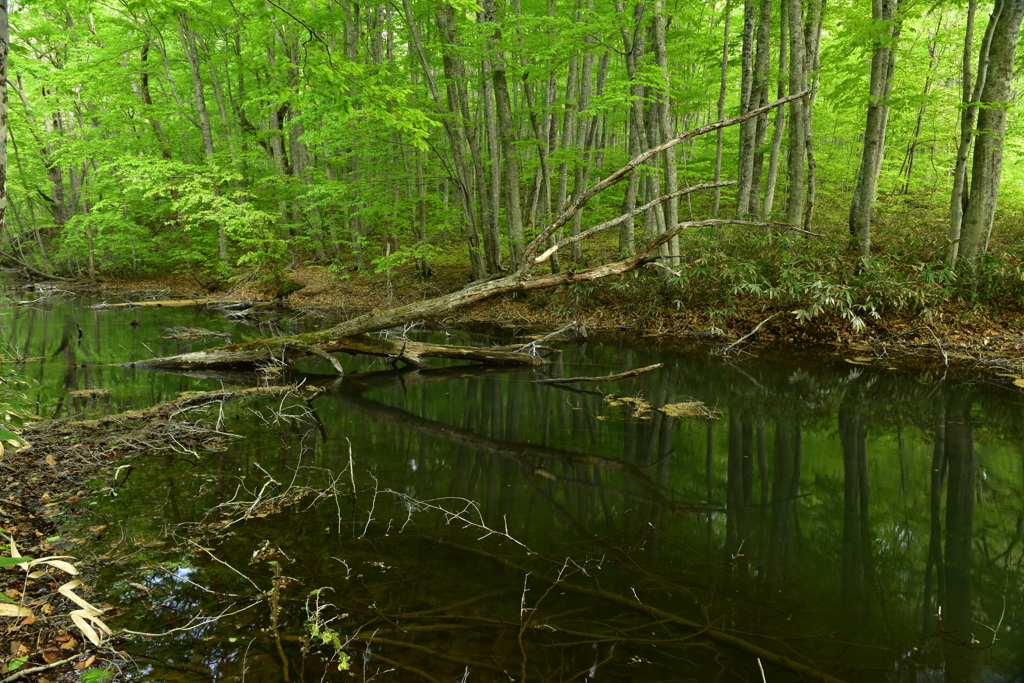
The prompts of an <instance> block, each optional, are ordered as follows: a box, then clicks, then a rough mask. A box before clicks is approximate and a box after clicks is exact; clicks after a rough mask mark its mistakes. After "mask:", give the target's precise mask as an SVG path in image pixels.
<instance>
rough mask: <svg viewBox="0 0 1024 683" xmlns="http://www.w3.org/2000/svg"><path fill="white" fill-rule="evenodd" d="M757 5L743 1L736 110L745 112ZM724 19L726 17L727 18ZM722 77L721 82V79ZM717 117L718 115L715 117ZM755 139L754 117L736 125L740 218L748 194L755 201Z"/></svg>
mask: <svg viewBox="0 0 1024 683" xmlns="http://www.w3.org/2000/svg"><path fill="white" fill-rule="evenodd" d="M758 9H759V8H758V5H757V3H756V1H755V0H745V1H744V3H743V57H742V71H741V79H740V113H742V114H746V113H747V112H748V111H750V110H751V109H756V108H757V106H758V105H757V100H756V97H755V93H754V89H755V85H754V27H755V25H756V24H757V14H758ZM727 19H728V17H727ZM724 80H725V79H724V78H723V82H724ZM719 118H721V116H719ZM756 139H757V120H751V121H747V122H746V123H744V124H743V125H742V126H740V155H739V164H738V169H737V174H736V179H737V180H738V181H739V183H738V184H737V185H736V215H737V216H738V217H740V218H742V217H744V216H747V215H748V214H750V213H751V211H750V207H751V197H754V204H756V203H757V200H756V197H757V193H756V191H755V188H754V187H753V178H754V145H755V140H756Z"/></svg>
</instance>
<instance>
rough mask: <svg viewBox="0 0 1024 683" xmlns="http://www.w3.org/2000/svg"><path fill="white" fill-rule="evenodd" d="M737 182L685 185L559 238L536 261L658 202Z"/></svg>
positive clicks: (636, 214) (606, 228) (544, 259)
mask: <svg viewBox="0 0 1024 683" xmlns="http://www.w3.org/2000/svg"><path fill="white" fill-rule="evenodd" d="M736 182H737V181H735V180H724V181H721V182H717V183H701V184H700V185H693V186H691V187H684V188H683V189H681V190H677V191H675V192H672V193H671V194H665V195H662V196H660V197H658V198H657V199H652V200H651V201H649V202H647V203H646V204H644V205H643V206H640V207H637V208H636V209H633V210H632V211H630V212H629V213H624V214H622V215H621V216H619V217H617V218H613V219H611V220H610V221H605V222H604V223H601V224H600V225H595V226H594V227H592V228H588V229H587V230H584V231H583V232H581V233H580V234H579V235H576V236H575V237H566V238H565V239H561V240H558V244H555V245H553V246H552V247H550V248H549V249H548V250H547V251H545V252H544V253H543V254H541V255H540V256H538V257H537V258H536V259H535V262H536V263H544V262H545V261H547V260H548V259H549V258H551V255H552V254H554V253H555V252H556V251H558V250H559V249H561V248H562V247H566V246H568V245H570V244H572V243H573V242H582V241H583V240H585V239H587V238H588V237H590V236H591V235H596V234H597V233H599V232H603V231H605V230H608V229H609V228H614V227H615V226H616V225H618V224H619V223H623V222H625V221H626V220H628V219H630V218H633V217H634V216H639V215H640V214H642V213H643V212H644V211H647V210H648V209H650V208H651V207H652V206H655V205H657V204H662V203H664V202H667V201H668V200H669V199H672V198H673V197H681V196H683V195H687V194H690V193H691V192H696V191H697V190H707V189H710V188H715V187H727V186H729V185H735V184H736Z"/></svg>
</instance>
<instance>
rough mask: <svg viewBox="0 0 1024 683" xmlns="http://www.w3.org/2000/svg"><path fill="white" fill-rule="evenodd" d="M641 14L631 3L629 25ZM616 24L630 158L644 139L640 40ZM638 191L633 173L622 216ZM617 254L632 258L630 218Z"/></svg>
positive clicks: (620, 10)
mask: <svg viewBox="0 0 1024 683" xmlns="http://www.w3.org/2000/svg"><path fill="white" fill-rule="evenodd" d="M615 10H616V12H618V13H619V14H620V15H624V14H625V7H623V3H622V0H615ZM642 11H643V6H642V4H641V3H639V2H637V3H635V4H634V6H633V25H634V26H636V27H639V25H640V16H641V14H640V13H641V12H642ZM620 23H621V26H622V28H621V29H620V32H621V34H622V46H623V52H625V56H626V75H627V76H628V77H629V81H630V86H629V90H630V103H629V120H628V121H627V124H626V125H627V126H628V128H629V131H628V139H629V156H630V158H633V157H635V156H636V155H637V154H639V153H640V151H641V150H642V149H643V147H644V144H645V143H646V140H647V132H646V131H645V130H644V115H643V106H644V105H643V95H644V86H643V84H641V83H640V82H638V81H637V78H636V70H637V64H638V63H639V60H640V58H641V57H642V53H643V40H642V39H640V40H635V39H634V35H635V33H634V32H631V31H630V30H629V27H628V25H627V24H626V23H625V22H624V21H623V22H620ZM639 189H640V179H639V178H637V177H636V175H635V174H634V175H631V176H630V178H629V181H628V185H626V194H625V198H624V200H623V204H622V212H623V213H625V214H631V213H632V212H633V209H635V208H636V199H637V195H638V194H639ZM619 252H620V253H622V254H623V255H624V256H632V255H633V254H635V253H636V229H635V221H634V219H633V218H632V217H630V218H629V219H627V220H626V221H625V222H624V223H623V224H622V227H621V228H620V229H619Z"/></svg>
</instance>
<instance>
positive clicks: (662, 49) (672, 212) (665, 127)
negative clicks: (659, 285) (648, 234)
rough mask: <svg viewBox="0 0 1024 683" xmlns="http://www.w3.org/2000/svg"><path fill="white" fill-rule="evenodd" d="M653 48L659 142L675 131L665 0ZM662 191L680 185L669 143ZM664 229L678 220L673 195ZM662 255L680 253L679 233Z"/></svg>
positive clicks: (659, 0) (658, 6)
mask: <svg viewBox="0 0 1024 683" xmlns="http://www.w3.org/2000/svg"><path fill="white" fill-rule="evenodd" d="M654 49H655V54H656V56H657V60H658V68H659V69H661V73H662V78H663V79H664V88H665V89H664V92H662V94H661V98H660V101H659V103H658V105H659V106H658V115H659V117H660V125H661V139H660V140H659V143H661V142H666V141H668V140H671V139H673V138H674V137H675V136H676V134H675V130H674V126H673V124H672V110H671V106H672V89H671V82H670V80H669V70H668V50H667V48H666V45H665V0H656V1H655V3H654ZM664 163H665V166H664V169H665V194H667V195H671V194H673V193H674V192H675V191H676V190H677V189H679V180H678V171H677V169H676V148H675V146H672V147H669V148H668V149H666V150H665V156H664ZM664 206H665V229H666V230H672V229H673V228H675V226H676V225H677V224H678V223H679V198H678V197H672V198H671V199H669V200H668V201H667V202H665V205H664ZM662 255H663V256H668V257H677V256H679V237H678V236H677V237H673V238H672V239H671V240H669V241H668V243H667V244H666V245H665V248H664V249H662Z"/></svg>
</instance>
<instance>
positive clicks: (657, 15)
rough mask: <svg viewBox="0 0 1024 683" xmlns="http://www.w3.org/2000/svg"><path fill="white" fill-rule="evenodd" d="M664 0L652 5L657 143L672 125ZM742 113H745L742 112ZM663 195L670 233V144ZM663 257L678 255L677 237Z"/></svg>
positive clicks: (673, 220) (674, 208)
mask: <svg viewBox="0 0 1024 683" xmlns="http://www.w3.org/2000/svg"><path fill="white" fill-rule="evenodd" d="M665 23H666V18H665V0H656V2H655V3H654V49H655V54H656V57H657V60H658V68H659V69H661V73H662V78H663V79H664V88H665V89H664V91H663V92H662V94H661V98H660V100H659V102H658V115H659V118H660V126H661V139H660V140H659V143H660V142H663V141H666V140H671V139H673V138H674V137H675V131H674V130H673V126H672V109H671V107H672V89H671V85H672V83H671V80H670V79H669V69H668V49H667V46H666V44H665ZM744 113H745V112H744ZM664 169H665V194H666V195H668V196H670V197H672V198H671V199H669V200H668V201H667V202H665V229H666V231H668V230H671V229H672V228H673V227H674V226H675V225H676V224H677V223H678V222H679V199H678V198H677V197H673V196H672V195H673V193H674V192H675V191H676V190H677V189H679V180H678V170H677V169H676V147H675V145H671V146H669V147H667V148H666V149H665V157H664ZM662 255H663V256H669V257H676V256H679V238H678V237H673V238H672V239H670V240H669V241H668V242H667V243H666V244H665V247H664V248H663V249H662Z"/></svg>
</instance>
